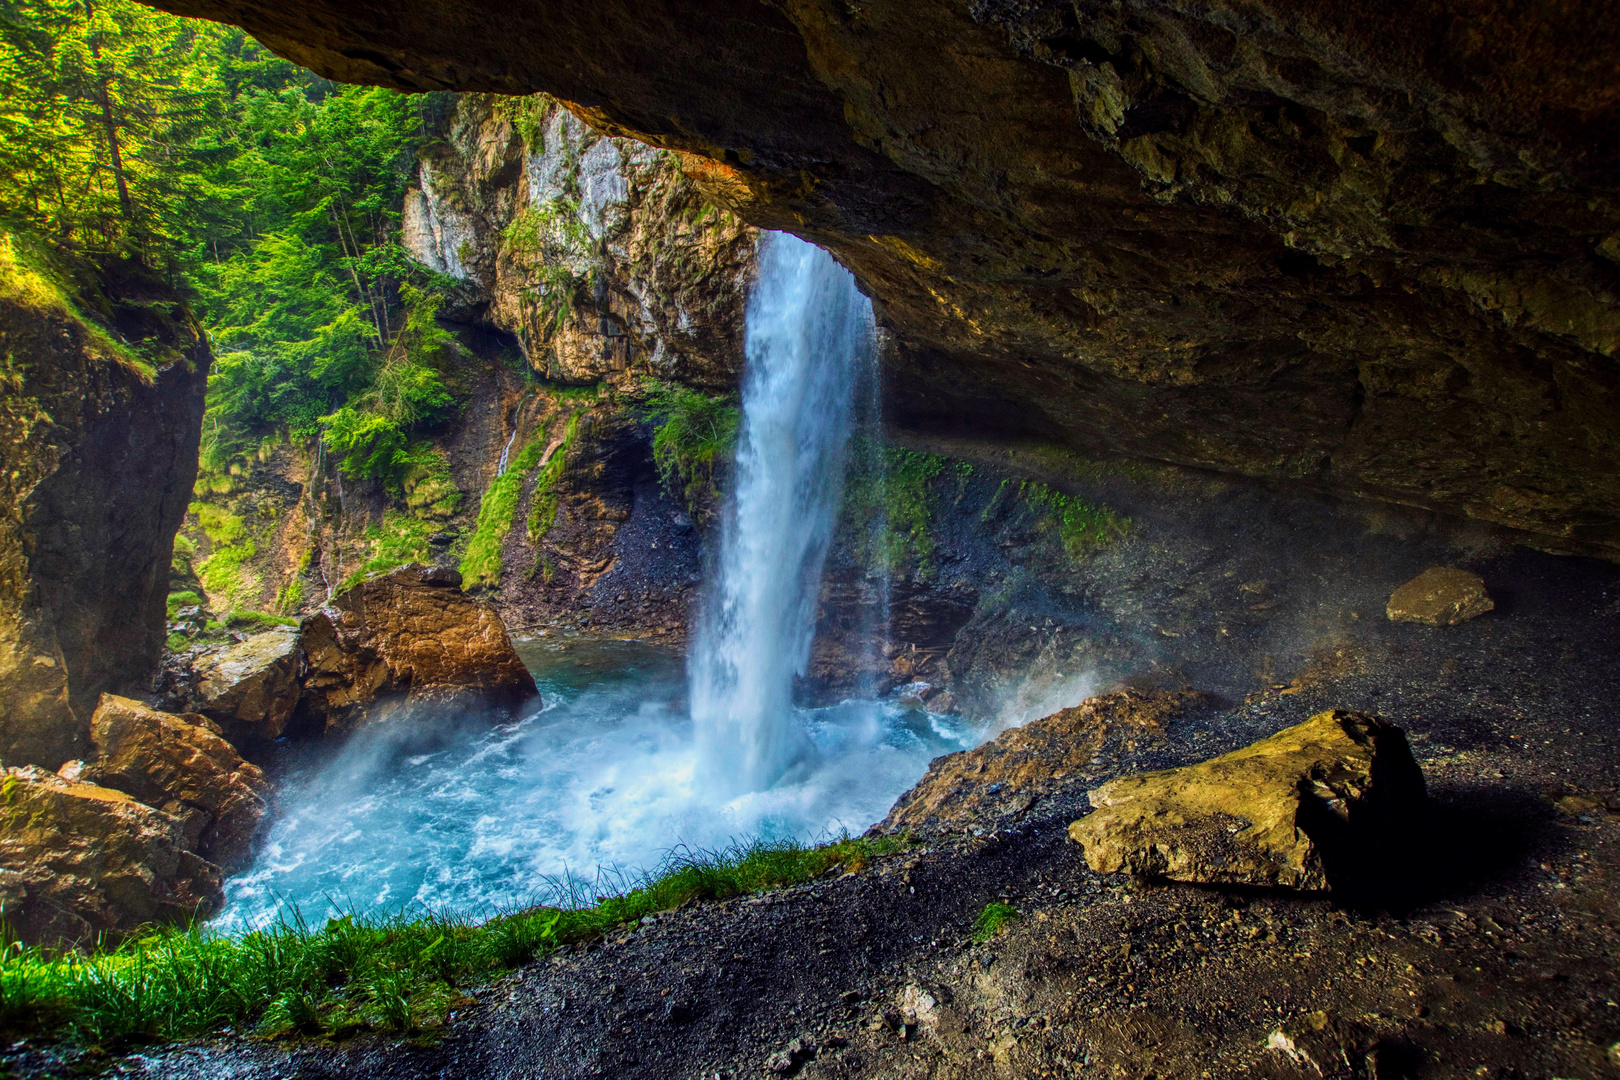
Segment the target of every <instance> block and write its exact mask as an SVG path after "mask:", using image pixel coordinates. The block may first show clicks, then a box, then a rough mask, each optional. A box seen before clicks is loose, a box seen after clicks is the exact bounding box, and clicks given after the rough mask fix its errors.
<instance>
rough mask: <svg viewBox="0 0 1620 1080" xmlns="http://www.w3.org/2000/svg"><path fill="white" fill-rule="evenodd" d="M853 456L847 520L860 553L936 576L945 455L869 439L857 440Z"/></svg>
mask: <svg viewBox="0 0 1620 1080" xmlns="http://www.w3.org/2000/svg"><path fill="white" fill-rule="evenodd" d="M851 459H852V461H853V462H854V467H853V468H851V469H850V473H849V477H848V479H847V480H846V482H845V488H844V519H843V520H844V529H845V532H846V535H847V536H848V537H849V542H850V545H851V547H852V550H853V552H854V554H855V557H856V558H857V559H859V560H860V561H861V563H862V564H863V565H865V566H867V567H869V568H871V569H881V570H883V571H885V572H887V573H891V574H897V573H900V572H902V571H904V570H905V569H907V568H908V567H913V566H914V567H915V568H916V570H917V574H918V576H919V577H927V576H928V575H930V574H932V573H933V569H934V566H933V558H934V548H935V545H934V536H933V520H934V509H935V504H936V503H937V501H938V499H937V496H936V494H935V492H934V490H933V485H934V480H935V479H936V478H937V477H938V476H939V475H940V474H941V473H942V472H944V471H945V464H946V459H945V458H942V457H940V456H939V455H937V454H926V453H923V452H921V451H917V450H906V449H904V448H902V447H898V446H881V447H873V446H872V445H871V443H870V441H869V440H866V439H864V438H861V439H857V440H855V441H854V445H853V446H852V447H851ZM874 459H875V460H876V463H877V467H876V468H875V469H874V468H873V467H872V464H871V463H872V462H873V461H874Z"/></svg>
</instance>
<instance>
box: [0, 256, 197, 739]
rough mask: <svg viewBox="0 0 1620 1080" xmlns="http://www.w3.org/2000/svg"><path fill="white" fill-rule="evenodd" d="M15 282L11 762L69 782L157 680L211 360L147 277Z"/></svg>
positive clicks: (2, 681) (4, 601)
mask: <svg viewBox="0 0 1620 1080" xmlns="http://www.w3.org/2000/svg"><path fill="white" fill-rule="evenodd" d="M0 270H4V273H3V274H0V363H3V364H4V367H3V369H0V371H3V376H4V378H5V382H6V386H5V390H6V392H5V394H4V395H3V396H0V490H3V491H4V495H5V497H4V498H3V499H0V505H3V506H4V508H5V509H4V513H3V514H0V760H3V761H4V762H5V763H6V764H7V765H22V764H34V765H40V766H43V767H45V768H47V769H55V768H56V767H57V766H59V765H60V764H61V763H62V762H63V761H65V760H67V759H69V758H74V757H79V756H82V755H83V752H84V747H85V745H86V740H87V738H88V725H89V721H90V714H91V712H93V711H94V709H95V706H96V701H97V699H98V698H99V697H100V695H101V693H102V692H103V691H107V690H118V689H122V688H127V687H131V686H138V685H140V684H142V683H144V682H146V681H147V680H149V679H150V677H151V675H152V673H153V670H154V668H155V666H156V664H157V660H158V655H159V652H160V650H161V649H162V645H163V640H164V599H165V596H166V594H167V592H168V581H169V566H170V559H171V555H172V552H173V544H174V536H175V530H176V528H177V527H178V526H179V524H180V519H181V516H182V515H183V514H184V513H185V509H186V503H187V500H188V499H189V497H190V494H191V484H192V480H193V478H194V477H195V476H196V473H197V445H198V438H199V435H200V432H201V425H202V413H203V393H204V390H205V387H206V382H207V378H208V368H209V365H210V363H211V360H210V357H209V352H208V345H207V342H206V340H205V339H204V337H203V335H202V332H201V330H200V328H199V327H198V326H197V324H196V323H195V322H194V321H193V319H192V317H191V315H190V312H189V311H188V310H187V309H186V308H185V307H184V306H183V305H182V304H181V303H180V302H179V301H178V299H177V298H176V297H175V295H174V294H173V293H172V292H171V291H170V290H169V289H168V288H167V286H165V285H164V284H163V283H161V282H160V281H157V280H154V279H152V278H151V277H150V276H149V275H148V273H147V272H146V271H144V270H142V269H141V268H139V267H136V266H133V265H130V264H125V263H121V262H120V263H115V264H113V265H112V266H110V267H108V268H107V269H106V270H104V271H103V272H101V273H100V274H98V275H95V277H96V278H97V279H98V280H95V281H93V282H88V283H87V284H86V287H85V288H83V289H82V290H80V291H78V292H77V293H74V292H72V291H63V290H60V289H59V286H58V285H57V283H56V282H54V281H52V280H50V279H49V278H48V277H45V276H41V275H39V274H37V273H35V272H33V271H31V270H28V269H25V268H19V267H18V265H17V264H15V263H10V262H7V263H6V264H5V265H4V266H0Z"/></svg>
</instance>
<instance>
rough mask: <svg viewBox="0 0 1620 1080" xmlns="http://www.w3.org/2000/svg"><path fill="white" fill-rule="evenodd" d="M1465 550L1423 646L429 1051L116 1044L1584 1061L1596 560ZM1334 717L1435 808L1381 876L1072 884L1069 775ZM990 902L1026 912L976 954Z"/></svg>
mask: <svg viewBox="0 0 1620 1080" xmlns="http://www.w3.org/2000/svg"><path fill="white" fill-rule="evenodd" d="M1482 570H1483V571H1484V572H1485V573H1486V575H1487V576H1488V578H1489V580H1491V581H1492V583H1493V586H1494V587H1495V588H1496V590H1497V593H1498V597H1499V599H1500V600H1501V601H1502V606H1501V608H1500V609H1499V614H1500V617H1498V618H1493V619H1482V620H1474V621H1472V622H1469V623H1465V624H1463V625H1461V626H1458V627H1456V628H1455V629H1454V630H1453V631H1451V632H1449V633H1448V634H1446V635H1433V634H1427V633H1421V632H1413V628H1407V631H1408V632H1403V633H1388V634H1386V633H1383V632H1376V633H1375V632H1374V631H1373V628H1374V627H1377V626H1382V627H1384V628H1386V629H1388V624H1387V623H1386V622H1384V620H1382V619H1376V620H1367V621H1366V622H1365V623H1364V624H1362V625H1364V626H1365V627H1367V631H1366V634H1365V636H1364V637H1362V638H1360V639H1358V642H1357V647H1358V648H1359V649H1360V650H1361V653H1360V659H1359V662H1358V663H1357V664H1355V665H1351V666H1318V667H1317V668H1315V669H1314V671H1313V674H1312V676H1311V677H1310V678H1303V679H1301V680H1299V681H1298V682H1297V683H1290V682H1285V681H1280V680H1279V681H1278V682H1277V683H1276V684H1268V685H1262V686H1261V687H1259V688H1258V689H1256V690H1255V691H1253V692H1252V693H1251V694H1249V695H1248V696H1246V697H1229V698H1227V699H1225V700H1218V701H1210V700H1207V699H1205V700H1203V701H1202V702H1200V703H1196V704H1189V705H1188V706H1187V707H1185V708H1184V709H1180V710H1177V711H1173V712H1167V713H1166V714H1165V715H1164V716H1163V717H1162V725H1163V726H1162V731H1161V732H1159V733H1158V734H1157V735H1156V736H1154V737H1152V738H1138V739H1136V741H1135V746H1134V748H1132V747H1130V746H1129V739H1124V740H1115V741H1112V742H1110V743H1109V744H1108V746H1109V750H1108V757H1107V759H1106V760H1105V761H1103V762H1100V763H1097V765H1096V767H1095V770H1094V772H1093V776H1092V778H1091V779H1089V780H1087V781H1086V782H1085V783H1083V784H1076V785H1074V786H1072V787H1065V788H1063V789H1061V790H1057V791H1054V792H1053V793H1052V794H1051V795H1050V796H1048V797H1045V798H1043V799H1041V800H1039V801H1037V802H1036V803H1034V804H1033V806H1032V807H1031V808H1030V810H1029V812H1027V813H1025V814H1023V815H1022V816H1020V817H1018V818H1016V819H1015V820H1011V821H1009V820H1007V819H1006V818H1005V816H1004V815H1003V814H1002V813H1001V809H1002V807H1001V805H1000V804H999V803H998V802H997V800H996V799H994V798H985V799H983V800H982V801H980V802H979V803H977V804H976V805H977V806H979V807H981V808H982V809H981V811H980V812H976V813H971V814H969V813H964V814H963V815H961V816H960V817H959V818H954V819H952V820H951V823H950V826H949V829H948V830H947V829H939V830H936V831H929V832H923V833H921V834H920V835H921V839H922V842H921V843H918V844H915V845H912V846H911V847H909V848H908V849H906V850H905V851H903V852H901V853H899V854H897V855H895V856H893V857H890V858H886V859H882V860H879V861H877V862H876V863H874V864H873V865H872V866H871V867H869V868H867V869H865V870H863V871H861V872H859V873H855V874H852V875H848V876H835V877H830V878H828V879H825V880H821V881H817V882H813V883H810V884H807V885H805V886H801V887H798V888H795V889H791V890H786V891H783V892H780V893H776V894H772V895H768V896H762V897H756V898H751V899H747V900H737V901H731V902H728V903H724V904H716V905H709V906H702V907H694V908H688V909H685V910H682V911H678V912H673V913H669V914H666V915H663V916H660V917H659V918H657V919H656V920H653V921H652V922H651V923H647V924H638V925H637V926H633V927H632V926H626V927H623V928H622V929H621V930H620V931H618V932H616V933H614V934H613V935H611V936H610V937H609V938H608V939H607V940H605V941H602V942H599V943H596V944H594V945H592V946H591V947H590V948H588V949H584V950H580V949H574V950H570V951H567V952H564V953H561V954H559V955H557V956H555V957H553V958H550V959H547V960H544V961H540V962H536V963H534V964H531V965H529V966H527V967H526V968H524V969H522V970H521V971H519V972H515V973H513V974H512V975H510V976H508V977H505V978H502V979H500V980H497V981H494V982H492V983H490V984H488V985H485V986H481V987H471V988H468V993H469V995H470V997H471V998H472V1003H471V1004H469V1005H467V1006H466V1007H465V1009H458V1011H457V1015H456V1018H455V1020H454V1021H453V1022H452V1023H451V1025H450V1027H449V1029H448V1030H447V1031H446V1032H445V1033H444V1037H443V1038H442V1039H441V1040H439V1041H437V1042H435V1043H433V1044H432V1045H405V1044H401V1043H399V1042H395V1041H391V1040H385V1039H376V1038H367V1039H359V1040H351V1041H348V1042H344V1043H341V1044H328V1043H302V1044H285V1043H281V1044H274V1043H271V1044H267V1043H262V1042H257V1041H252V1040H241V1039H236V1038H221V1039H217V1040H204V1041H201V1042H197V1043H193V1044H189V1045H185V1046H178V1047H171V1048H167V1049H156V1050H149V1051H146V1052H144V1054H143V1055H142V1056H140V1057H138V1058H132V1059H127V1060H125V1061H124V1062H122V1063H121V1065H122V1066H123V1067H125V1068H127V1069H128V1070H129V1071H131V1072H132V1073H133V1074H135V1075H142V1076H151V1077H158V1076H162V1077H165V1078H191V1077H216V1076H220V1075H232V1076H238V1077H244V1078H255V1080H258V1078H265V1080H268V1078H271V1077H278V1078H279V1077H286V1076H295V1077H308V1078H315V1077H330V1076H337V1075H342V1076H347V1077H379V1078H380V1077H388V1078H390V1080H394V1078H411V1077H443V1076H452V1077H460V1076H466V1077H473V1076H477V1077H497V1078H505V1077H513V1078H515V1077H520V1076H522V1077H534V1076H540V1077H570V1078H571V1077H581V1078H583V1077H594V1076H615V1077H621V1076H622V1077H641V1076H645V1077H659V1078H664V1077H692V1078H696V1077H704V1078H712V1077H713V1076H714V1075H715V1074H716V1073H720V1074H721V1075H731V1076H733V1077H747V1076H762V1075H770V1074H768V1073H767V1072H766V1071H765V1070H766V1069H767V1067H768V1064H769V1063H770V1061H771V1060H772V1058H773V1056H775V1055H779V1054H782V1053H784V1052H786V1053H787V1054H788V1056H789V1057H790V1058H791V1057H794V1056H795V1053H794V1051H793V1050H792V1047H793V1044H794V1042H795V1040H797V1042H798V1054H797V1056H798V1057H800V1058H802V1059H803V1060H800V1061H797V1062H796V1067H797V1068H798V1069H799V1070H800V1072H799V1074H800V1075H805V1076H815V1075H821V1076H830V1077H930V1078H934V1077H937V1078H947V1077H950V1078H958V1077H960V1078H967V1077H981V1076H997V1075H1006V1076H1015V1077H1023V1076H1028V1077H1035V1076H1040V1075H1042V1074H1043V1073H1045V1074H1059V1075H1062V1074H1065V1073H1074V1072H1076V1071H1077V1070H1078V1072H1079V1074H1080V1075H1087V1074H1091V1073H1094V1074H1099V1075H1104V1076H1108V1075H1132V1076H1139V1075H1146V1074H1147V1073H1149V1072H1152V1073H1154V1074H1155V1075H1156V1076H1160V1077H1167V1078H1168V1077H1174V1078H1177V1080H1181V1078H1186V1080H1198V1078H1201V1077H1202V1076H1203V1074H1204V1073H1206V1072H1208V1073H1210V1074H1211V1075H1212V1076H1231V1075H1249V1076H1257V1077H1269V1078H1276V1080H1304V1078H1306V1077H1316V1076H1317V1075H1318V1073H1317V1071H1316V1067H1315V1066H1313V1065H1311V1064H1305V1063H1304V1062H1303V1061H1301V1060H1300V1059H1298V1058H1295V1057H1293V1056H1290V1053H1289V1052H1288V1051H1287V1050H1286V1049H1285V1048H1283V1047H1282V1046H1279V1045H1277V1044H1278V1043H1280V1042H1281V1041H1282V1039H1286V1040H1288V1042H1289V1044H1290V1045H1292V1046H1293V1047H1294V1048H1295V1052H1296V1053H1298V1052H1300V1051H1303V1052H1304V1053H1307V1054H1309V1055H1310V1056H1311V1058H1312V1061H1313V1062H1317V1063H1319V1064H1320V1066H1321V1068H1322V1069H1323V1071H1324V1074H1326V1075H1332V1074H1331V1073H1328V1070H1329V1069H1338V1070H1340V1073H1338V1075H1346V1076H1349V1075H1361V1076H1381V1075H1384V1074H1385V1073H1386V1072H1387V1073H1388V1074H1389V1075H1395V1076H1409V1077H1422V1078H1429V1077H1434V1078H1439V1077H1453V1076H1459V1075H1462V1076H1488V1077H1493V1078H1524V1080H1529V1078H1533V1077H1546V1076H1582V1075H1594V1076H1602V1075H1607V1074H1606V1072H1605V1070H1606V1069H1609V1068H1610V1065H1609V1064H1608V1058H1607V1056H1606V1055H1607V1054H1608V1052H1609V1051H1608V1047H1609V1046H1610V1045H1611V1044H1613V1043H1614V1042H1616V1041H1617V1040H1620V1019H1617V1017H1616V1013H1615V1011H1614V1010H1615V1006H1612V1005H1609V1004H1608V1002H1611V1001H1617V1000H1620V996H1617V994H1620V969H1617V966H1616V962H1615V960H1614V958H1615V957H1616V956H1617V955H1620V948H1617V945H1620V918H1617V916H1616V914H1615V911H1614V908H1613V902H1612V900H1613V896H1614V894H1615V891H1616V888H1617V885H1620V791H1616V790H1615V786H1614V776H1613V761H1614V758H1615V754H1616V753H1617V751H1620V735H1617V729H1616V724H1615V719H1614V713H1613V707H1612V705H1611V704H1610V702H1612V701H1613V700H1615V698H1616V696H1617V693H1620V686H1617V684H1616V678H1617V675H1616V671H1615V669H1614V665H1613V662H1612V657H1613V656H1614V655H1616V653H1617V651H1620V572H1617V571H1616V570H1615V569H1614V568H1612V567H1608V566H1604V565H1601V564H1595V563H1591V562H1584V561H1581V560H1558V559H1551V558H1548V557H1545V556H1538V555H1534V554H1529V553H1523V552H1520V553H1514V554H1510V555H1506V556H1502V557H1498V558H1496V559H1493V560H1490V561H1488V562H1487V563H1486V564H1485V565H1483V566H1482ZM1386 595H1387V594H1386ZM1374 610H1376V609H1374ZM1393 629H1396V630H1398V629H1400V628H1393ZM1554 666H1556V667H1557V669H1558V670H1559V673H1560V675H1559V678H1558V679H1557V680H1556V681H1553V680H1550V679H1549V678H1548V675H1547V672H1548V671H1549V670H1550V669H1551V668H1552V667H1554ZM1283 674H1286V672H1285V673H1283ZM1285 691H1286V692H1285ZM1333 708H1339V709H1345V710H1349V711H1360V712H1366V713H1372V714H1376V715H1378V716H1380V717H1382V718H1383V719H1385V720H1387V721H1389V722H1391V723H1394V724H1397V725H1398V726H1400V727H1401V728H1402V729H1404V730H1405V731H1406V732H1407V733H1408V737H1409V740H1410V745H1411V747H1412V751H1413V754H1414V756H1415V758H1416V760H1417V761H1418V763H1419V764H1420V765H1421V767H1422V769H1423V772H1424V774H1425V776H1426V778H1427V782H1428V789H1429V794H1430V797H1431V800H1432V803H1433V805H1434V813H1433V814H1432V816H1431V817H1430V818H1429V819H1428V820H1427V822H1426V823H1425V825H1424V826H1423V831H1422V839H1423V840H1424V842H1425V845H1426V847H1425V850H1426V851H1428V852H1430V853H1431V857H1430V858H1428V859H1426V860H1425V862H1424V863H1423V864H1422V865H1421V866H1420V867H1419V868H1418V872H1416V873H1414V874H1412V875H1410V876H1409V877H1407V878H1406V879H1405V880H1404V881H1402V882H1400V883H1399V887H1397V888H1392V889H1390V890H1388V891H1387V892H1386V893H1384V894H1383V895H1381V896H1380V897H1377V898H1374V899H1373V900H1369V901H1367V902H1361V903H1358V904H1354V905H1347V904H1344V903H1342V902H1338V903H1336V902H1335V901H1334V900H1332V899H1330V898H1326V897H1318V896H1312V895H1302V894H1297V893H1292V892H1288V891H1277V890H1273V891H1266V890H1239V891H1232V890H1221V889H1212V888H1208V887H1192V886H1183V885H1176V884H1168V885H1165V884H1155V883H1152V882H1146V881H1138V880H1136V879H1132V878H1128V877H1124V876H1121V875H1113V874H1098V873H1097V872H1095V871H1093V870H1091V869H1090V868H1089V867H1088V866H1087V865H1086V864H1085V860H1084V858H1083V856H1082V854H1081V851H1080V849H1079V848H1078V847H1077V846H1076V845H1075V844H1074V843H1073V842H1072V841H1070V840H1069V839H1068V836H1067V831H1066V830H1067V827H1068V825H1069V824H1070V822H1072V821H1073V820H1074V818H1075V817H1076V816H1077V815H1078V814H1079V813H1081V812H1082V811H1083V810H1084V809H1085V806H1086V798H1085V791H1086V790H1088V789H1089V788H1090V787H1094V786H1097V785H1098V784H1102V783H1106V782H1108V781H1109V780H1112V779H1114V778H1116V777H1119V776H1125V775H1129V774H1133V773H1140V772H1143V771H1150V770H1157V769H1164V768H1172V767H1177V766H1183V765H1188V764H1192V763H1196V762H1199V761H1205V760H1208V759H1209V758H1210V757H1212V756H1215V755H1219V754H1220V753H1223V752H1227V751H1231V750H1238V749H1241V748H1242V747H1245V746H1248V745H1250V744H1251V743H1253V742H1255V741H1256V740H1257V739H1260V738H1263V737H1265V736H1268V735H1271V734H1274V733H1276V732H1278V731H1281V730H1283V729H1285V728H1288V727H1290V726H1293V725H1296V724H1299V723H1302V722H1304V721H1306V720H1307V719H1309V718H1310V717H1312V716H1315V715H1317V714H1319V713H1321V712H1323V711H1324V710H1327V709H1333ZM1134 727H1136V725H1125V726H1124V727H1123V728H1122V732H1123V731H1129V730H1131V729H1132V728H1134ZM1087 764H1088V765H1090V761H1089V759H1088V761H1087ZM992 900H997V901H1001V902H1005V903H1008V904H1011V905H1012V906H1014V907H1016V908H1017V909H1018V911H1019V912H1020V913H1021V918H1020V919H1019V920H1016V921H1014V922H1012V923H1010V924H1008V925H1007V926H1006V927H1005V928H1004V929H1003V930H1002V931H1001V932H1000V934H999V935H998V936H996V937H995V938H993V939H991V940H989V941H987V942H985V943H984V944H981V945H974V944H972V943H971V942H970V940H969V931H970V928H971V927H972V925H973V923H974V920H975V918H976V916H977V915H978V914H979V912H980V911H981V910H982V909H983V907H984V905H985V904H986V903H987V902H989V901H992ZM921 994H926V995H927V997H929V998H932V999H933V1001H934V1006H933V1008H932V1009H923V1008H920V1007H919V1006H920V1004H921V1002H922V1000H923V999H922V997H921V996H920V995H921ZM908 1009H909V1010H910V1011H909V1015H908ZM925 1014H926V1016H925ZM1317 1014H1320V1015H1317ZM1274 1033H1281V1035H1282V1039H1274V1038H1273V1034H1274ZM808 1047H814V1048H815V1052H814V1057H813V1059H811V1058H809V1057H807V1056H805V1055H804V1051H805V1049H806V1048H808ZM7 1053H8V1060H10V1061H12V1062H13V1063H14V1064H15V1066H16V1067H17V1069H18V1071H19V1072H22V1073H23V1074H24V1075H30V1074H31V1072H39V1071H42V1070H43V1069H45V1068H46V1067H48V1066H49V1067H57V1066H56V1065H54V1064H52V1063H53V1061H55V1060H56V1059H53V1058H52V1057H51V1053H52V1052H51V1051H49V1049H48V1048H47V1047H44V1046H39V1045H36V1046H30V1047H23V1048H17V1049H13V1050H11V1051H8V1052H7ZM777 1060H778V1061H780V1060H781V1059H780V1058H778V1059H777Z"/></svg>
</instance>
